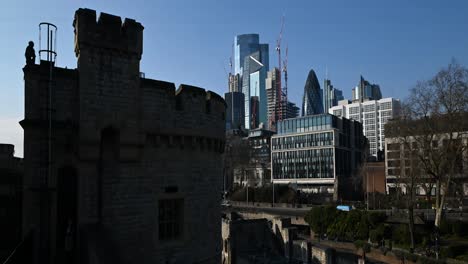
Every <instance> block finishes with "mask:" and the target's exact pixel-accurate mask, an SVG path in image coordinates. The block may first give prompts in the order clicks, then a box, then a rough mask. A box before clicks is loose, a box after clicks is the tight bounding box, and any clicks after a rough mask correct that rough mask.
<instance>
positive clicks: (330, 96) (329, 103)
mask: <svg viewBox="0 0 468 264" xmlns="http://www.w3.org/2000/svg"><path fill="white" fill-rule="evenodd" d="M343 99H344V97H343V91H341V90H339V89H336V88H335V87H334V86H333V85H332V84H331V81H330V80H329V79H325V81H324V82H323V111H324V113H328V109H330V108H331V107H333V106H335V105H338V101H341V100H343Z"/></svg>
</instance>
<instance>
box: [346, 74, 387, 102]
mask: <svg viewBox="0 0 468 264" xmlns="http://www.w3.org/2000/svg"><path fill="white" fill-rule="evenodd" d="M351 94H352V98H353V99H352V101H353V102H361V103H362V102H364V101H368V100H380V99H382V92H381V91H380V86H379V85H377V84H371V83H370V82H368V81H367V80H365V79H364V77H362V75H361V78H360V79H359V84H358V85H357V86H356V87H355V88H353V89H352V93H351Z"/></svg>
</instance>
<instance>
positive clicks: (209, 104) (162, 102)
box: [141, 79, 226, 137]
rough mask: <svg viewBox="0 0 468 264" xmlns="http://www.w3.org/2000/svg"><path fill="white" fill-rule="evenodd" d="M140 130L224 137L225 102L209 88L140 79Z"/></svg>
mask: <svg viewBox="0 0 468 264" xmlns="http://www.w3.org/2000/svg"><path fill="white" fill-rule="evenodd" d="M141 89H142V90H141V94H142V97H141V105H142V106H143V108H142V111H143V112H142V121H143V122H142V124H143V129H144V130H145V131H146V132H148V133H156V132H157V133H162V134H172V133H174V134H181V135H197V136H207V137H219V135H222V136H223V137H224V122H225V111H226V110H225V109H226V104H225V102H224V99H223V98H222V97H221V96H219V95H217V94H216V93H213V92H211V91H205V89H202V88H199V87H195V86H191V85H185V84H182V85H180V86H179V88H178V89H177V90H176V89H175V85H174V84H173V83H170V82H163V81H156V80H150V79H142V81H141Z"/></svg>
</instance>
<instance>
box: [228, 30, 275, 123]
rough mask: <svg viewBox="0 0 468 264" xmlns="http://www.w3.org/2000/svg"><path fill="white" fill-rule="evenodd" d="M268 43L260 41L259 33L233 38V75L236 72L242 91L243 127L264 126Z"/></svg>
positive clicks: (266, 119) (268, 63)
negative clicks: (262, 124) (261, 124)
mask: <svg viewBox="0 0 468 264" xmlns="http://www.w3.org/2000/svg"><path fill="white" fill-rule="evenodd" d="M268 49H269V46H268V44H261V43H260V42H259V35H258V34H243V35H238V36H236V37H235V38H234V74H235V75H239V80H240V84H239V82H238V87H241V89H242V93H243V94H244V127H245V128H246V129H253V128H258V127H259V125H260V123H264V124H265V125H266V124H267V122H268V117H267V95H266V90H265V79H266V78H267V72H268V70H269V65H270V62H269V53H268Z"/></svg>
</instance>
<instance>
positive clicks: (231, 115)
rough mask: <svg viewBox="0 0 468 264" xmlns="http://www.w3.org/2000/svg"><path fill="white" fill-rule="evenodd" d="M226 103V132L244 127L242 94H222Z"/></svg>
mask: <svg viewBox="0 0 468 264" xmlns="http://www.w3.org/2000/svg"><path fill="white" fill-rule="evenodd" d="M224 101H226V106H227V107H226V130H232V129H240V128H241V127H242V126H243V125H244V94H243V93H241V92H229V93H225V94H224Z"/></svg>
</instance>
